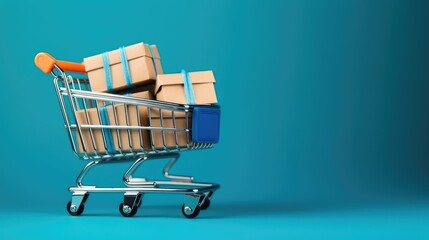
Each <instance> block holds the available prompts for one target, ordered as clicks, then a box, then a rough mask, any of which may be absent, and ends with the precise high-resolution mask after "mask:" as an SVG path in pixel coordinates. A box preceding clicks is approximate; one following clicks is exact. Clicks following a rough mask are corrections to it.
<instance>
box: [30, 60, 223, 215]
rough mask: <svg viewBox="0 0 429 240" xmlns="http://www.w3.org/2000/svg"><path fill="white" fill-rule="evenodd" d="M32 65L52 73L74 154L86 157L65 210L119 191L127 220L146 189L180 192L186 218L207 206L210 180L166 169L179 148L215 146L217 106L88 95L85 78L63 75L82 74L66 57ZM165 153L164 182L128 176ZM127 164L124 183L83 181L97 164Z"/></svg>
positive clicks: (78, 212)
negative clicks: (95, 196) (94, 196)
mask: <svg viewBox="0 0 429 240" xmlns="http://www.w3.org/2000/svg"><path fill="white" fill-rule="evenodd" d="M35 63H36V65H37V66H38V67H39V68H40V69H41V70H42V71H43V72H45V73H49V72H50V73H51V74H52V75H53V76H54V86H55V90H56V93H57V97H58V100H59V104H60V107H61V111H62V114H63V117H64V123H65V124H64V126H65V128H66V130H67V132H68V136H69V139H70V143H71V147H72V150H73V152H74V153H75V154H76V155H77V157H78V158H79V159H83V160H87V161H89V163H88V164H86V166H85V167H84V168H83V169H82V171H81V172H80V174H79V176H78V177H77V179H76V186H75V187H70V188H69V190H70V192H71V193H72V199H71V201H69V202H68V204H67V211H68V212H69V214H70V215H73V216H79V215H81V214H82V213H83V211H84V208H85V202H86V201H87V199H88V197H89V194H90V193H95V192H100V193H102V192H119V193H123V194H124V200H123V202H122V203H120V205H119V211H120V213H121V214H122V215H123V216H125V217H132V216H134V215H135V214H136V213H137V210H138V208H139V206H140V205H141V202H142V196H143V194H145V193H173V194H183V195H184V196H185V201H184V204H183V206H182V213H183V215H184V216H185V217H187V218H194V217H196V216H198V214H199V213H200V210H204V209H207V208H208V207H209V205H210V200H211V198H212V195H213V193H214V192H215V191H216V190H217V189H218V188H219V187H220V186H219V185H218V184H214V183H201V182H194V179H193V177H191V176H181V175H173V174H170V169H171V168H172V166H173V165H174V164H175V163H176V162H177V160H178V159H179V156H180V152H181V151H186V150H197V149H208V148H212V147H213V146H214V144H215V143H217V142H218V138H219V117H220V107H219V106H215V105H213V106H200V105H181V104H174V103H167V102H161V101H155V100H148V99H142V98H137V97H133V96H124V95H115V94H108V93H96V92H91V91H90V87H89V82H88V80H87V79H85V78H75V77H72V76H70V75H66V71H67V72H77V73H85V69H84V67H83V65H81V64H78V63H70V62H63V61H58V60H56V59H54V58H53V57H52V56H50V55H49V54H46V53H39V54H38V55H37V56H36V59H35ZM160 158H168V159H170V161H169V162H168V164H167V165H166V166H165V168H164V169H163V173H164V176H165V177H166V178H167V179H168V180H164V181H151V180H148V179H146V178H136V177H134V176H133V174H134V173H135V172H136V170H137V169H138V168H139V167H140V166H141V165H142V164H143V163H144V162H146V161H148V160H153V159H160ZM120 162H131V163H132V164H131V166H130V167H129V168H128V170H127V171H126V172H125V173H124V175H123V182H124V185H125V186H124V187H98V186H89V185H85V184H83V179H84V177H85V175H86V174H87V173H88V171H89V170H90V169H91V168H93V167H95V166H97V165H101V164H110V163H120Z"/></svg>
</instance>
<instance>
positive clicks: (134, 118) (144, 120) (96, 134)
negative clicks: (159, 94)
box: [76, 92, 151, 154]
mask: <svg viewBox="0 0 429 240" xmlns="http://www.w3.org/2000/svg"><path fill="white" fill-rule="evenodd" d="M132 96H134V97H140V98H146V99H151V95H150V94H149V92H142V93H136V94H132ZM105 109H106V112H107V119H108V122H109V125H116V126H127V116H126V112H125V105H124V104H116V105H115V108H113V106H112V105H110V106H105ZM113 109H115V113H116V118H115V114H114V112H113V111H114V110H113ZM127 113H128V125H129V126H149V119H148V111H147V108H146V107H143V106H141V107H139V108H138V111H137V108H136V107H135V106H130V105H129V106H128V107H127ZM99 114H100V111H98V109H97V108H90V109H88V110H87V111H86V114H85V110H79V111H76V117H77V120H78V122H79V123H80V124H81V125H86V124H89V125H101V124H100V119H101V115H99ZM115 119H117V121H115ZM107 131H109V133H110V134H109V135H110V136H111V137H110V136H108V135H107V134H106V132H107ZM92 136H93V139H92V138H91V134H90V130H89V129H82V138H83V140H84V142H85V147H86V151H87V153H89V154H91V153H93V152H94V150H95V149H96V150H97V152H99V153H105V152H106V150H107V149H106V146H105V145H104V140H103V133H102V130H101V129H92ZM149 136H150V135H149V131H148V130H141V131H140V130H130V135H128V130H116V129H112V130H104V137H105V139H106V138H109V137H110V140H111V142H112V147H113V149H114V150H115V151H119V150H120V149H121V150H122V151H123V152H131V149H132V150H134V151H139V150H141V149H142V148H143V149H145V150H148V149H150V138H149ZM118 139H119V141H118ZM92 140H93V141H92ZM130 140H131V142H130ZM77 142H78V151H79V152H83V147H82V141H81V139H80V137H79V133H77ZM94 145H95V148H94Z"/></svg>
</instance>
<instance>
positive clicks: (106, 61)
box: [101, 52, 113, 92]
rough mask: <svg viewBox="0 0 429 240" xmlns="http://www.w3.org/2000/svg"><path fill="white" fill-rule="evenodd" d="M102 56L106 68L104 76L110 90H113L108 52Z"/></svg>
mask: <svg viewBox="0 0 429 240" xmlns="http://www.w3.org/2000/svg"><path fill="white" fill-rule="evenodd" d="M101 57H102V59H103V69H104V76H105V81H106V87H107V90H108V91H109V92H112V91H113V86H112V77H111V74H110V63H109V55H108V53H107V52H105V53H103V54H101Z"/></svg>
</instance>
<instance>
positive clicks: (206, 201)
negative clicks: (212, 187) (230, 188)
mask: <svg viewBox="0 0 429 240" xmlns="http://www.w3.org/2000/svg"><path fill="white" fill-rule="evenodd" d="M212 196H213V192H212V191H210V192H207V193H205V197H204V199H203V200H202V201H201V204H200V207H201V210H206V209H207V208H209V206H210V201H211V199H212Z"/></svg>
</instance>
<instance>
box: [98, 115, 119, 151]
mask: <svg viewBox="0 0 429 240" xmlns="http://www.w3.org/2000/svg"><path fill="white" fill-rule="evenodd" d="M100 118H101V124H102V125H110V123H109V116H108V115H107V109H106V106H102V107H100ZM102 130H103V134H104V138H105V139H106V148H107V153H109V154H114V153H115V152H116V151H115V146H114V144H113V136H112V130H110V129H106V128H103V129H102Z"/></svg>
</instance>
